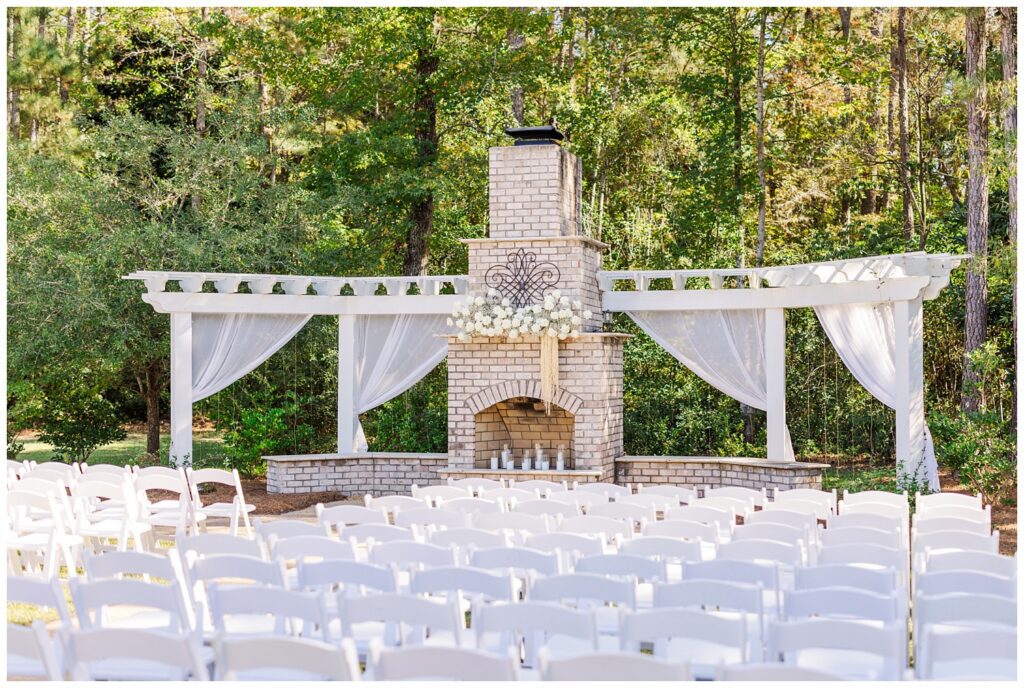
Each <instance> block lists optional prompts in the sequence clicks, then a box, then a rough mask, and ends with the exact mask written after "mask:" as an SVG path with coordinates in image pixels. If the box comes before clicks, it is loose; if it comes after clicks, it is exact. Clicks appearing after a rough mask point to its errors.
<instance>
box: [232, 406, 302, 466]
mask: <svg viewBox="0 0 1024 688" xmlns="http://www.w3.org/2000/svg"><path fill="white" fill-rule="evenodd" d="M263 401H264V403H262V404H254V405H253V406H251V407H249V408H245V409H242V410H241V413H240V414H239V415H238V416H237V417H235V418H234V419H233V421H232V422H231V423H230V424H229V425H227V427H226V428H225V432H224V453H225V458H224V465H225V467H227V468H237V469H238V472H239V473H240V474H242V475H244V476H247V477H252V476H257V475H263V474H264V473H265V472H266V464H265V463H264V462H263V457H264V456H273V455H280V454H289V453H292V450H293V448H294V446H295V443H296V442H302V443H303V445H305V444H308V443H309V441H310V440H311V438H312V437H313V435H314V430H313V428H312V427H310V426H309V425H306V424H292V423H290V422H289V419H290V418H292V417H294V416H295V409H296V406H297V400H296V398H295V395H294V394H289V393H286V394H285V397H284V401H283V403H280V402H279V401H278V400H273V399H269V398H264V399H263Z"/></svg>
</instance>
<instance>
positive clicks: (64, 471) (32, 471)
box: [21, 461, 82, 487]
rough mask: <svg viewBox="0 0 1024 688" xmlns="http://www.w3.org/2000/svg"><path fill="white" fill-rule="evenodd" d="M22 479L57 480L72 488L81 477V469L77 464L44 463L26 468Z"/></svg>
mask: <svg viewBox="0 0 1024 688" xmlns="http://www.w3.org/2000/svg"><path fill="white" fill-rule="evenodd" d="M21 477H22V478H39V479H43V480H53V479H56V478H59V479H60V480H63V481H64V484H65V485H67V486H69V487H70V486H72V485H73V484H74V483H75V482H77V480H78V479H79V478H81V477H82V467H81V466H80V465H79V464H77V463H61V462H60V461H44V462H43V463H38V464H35V465H34V466H30V467H28V470H27V471H26V472H25V473H24V474H23V475H22V476H21Z"/></svg>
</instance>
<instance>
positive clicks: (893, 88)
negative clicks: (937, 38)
mask: <svg viewBox="0 0 1024 688" xmlns="http://www.w3.org/2000/svg"><path fill="white" fill-rule="evenodd" d="M888 12H889V99H888V101H887V102H886V116H885V135H886V151H887V152H888V159H889V161H892V159H893V158H894V157H895V156H896V92H897V91H898V90H899V89H898V86H897V84H898V82H899V77H898V76H897V73H898V71H899V70H898V69H897V62H898V60H897V56H896V55H897V51H896V36H895V34H896V28H895V26H894V23H893V19H894V18H895V14H894V13H893V11H892V8H889V10H888ZM891 179H892V178H891V177H890V176H889V175H888V174H886V183H885V186H884V187H883V188H882V198H881V199H880V203H879V205H880V206H881V207H880V210H888V209H889V188H890V187H891V186H892V184H891Z"/></svg>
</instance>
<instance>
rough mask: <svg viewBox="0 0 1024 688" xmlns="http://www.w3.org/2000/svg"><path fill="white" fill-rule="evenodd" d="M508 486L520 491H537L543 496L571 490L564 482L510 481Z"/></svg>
mask: <svg viewBox="0 0 1024 688" xmlns="http://www.w3.org/2000/svg"><path fill="white" fill-rule="evenodd" d="M508 486H509V487H515V488H518V489H520V490H537V491H538V492H539V493H540V494H541V495H547V494H548V493H549V492H565V491H567V490H568V489H569V486H568V485H567V484H566V482H565V481H564V480H560V481H558V482H555V481H554V480H509V484H508Z"/></svg>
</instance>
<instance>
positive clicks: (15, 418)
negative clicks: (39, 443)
mask: <svg viewBox="0 0 1024 688" xmlns="http://www.w3.org/2000/svg"><path fill="white" fill-rule="evenodd" d="M43 401H44V400H43V393H42V391H40V389H39V388H38V387H36V386H35V385H33V384H32V383H31V382H28V381H25V380H17V381H14V382H11V383H10V384H8V385H7V458H8V459H10V460H12V461H13V460H16V459H17V458H18V454H20V453H21V452H22V451H24V449H25V444H24V443H23V442H19V441H18V437H19V435H21V433H23V432H25V431H26V430H30V429H31V428H34V427H36V426H37V425H38V424H39V422H40V419H41V416H42V412H43V407H44V403H43Z"/></svg>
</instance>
